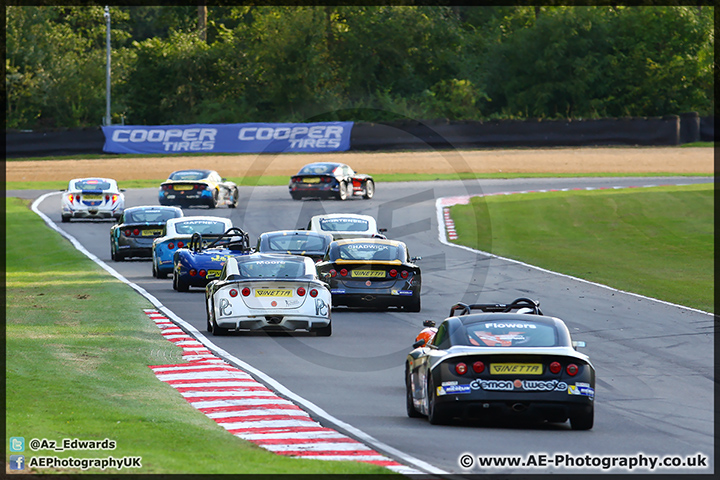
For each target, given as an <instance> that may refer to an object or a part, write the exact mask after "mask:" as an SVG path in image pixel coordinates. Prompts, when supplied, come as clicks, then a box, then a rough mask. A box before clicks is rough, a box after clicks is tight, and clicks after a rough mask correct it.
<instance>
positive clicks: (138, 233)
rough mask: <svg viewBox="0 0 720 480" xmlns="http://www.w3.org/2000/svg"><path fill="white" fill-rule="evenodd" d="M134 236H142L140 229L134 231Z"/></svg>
mask: <svg viewBox="0 0 720 480" xmlns="http://www.w3.org/2000/svg"><path fill="white" fill-rule="evenodd" d="M133 235H135V236H138V235H140V229H138V228H136V229H135V230H133Z"/></svg>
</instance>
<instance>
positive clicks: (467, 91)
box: [5, 5, 715, 128]
mask: <svg viewBox="0 0 720 480" xmlns="http://www.w3.org/2000/svg"><path fill="white" fill-rule="evenodd" d="M207 10H208V17H207V20H208V21H207V28H208V31H207V40H206V41H203V40H201V39H200V37H199V36H198V32H197V28H198V17H197V15H198V9H197V7H196V6H177V7H175V6H145V7H111V9H110V12H111V20H112V32H111V33H112V45H113V48H112V91H111V93H112V112H113V122H114V123H119V122H120V121H123V120H124V121H125V122H127V123H133V124H147V125H162V124H184V123H237V122H251V121H267V122H283V121H294V122H302V121H308V120H310V119H312V120H355V121H383V120H389V119H393V118H397V117H406V118H417V119H424V120H430V119H435V118H447V119H450V120H483V119H493V118H598V117H621V116H661V115H666V114H678V113H684V112H688V111H698V112H700V113H701V114H703V115H707V114H712V113H713V111H714V81H713V80H714V72H715V69H714V66H715V65H714V30H713V28H714V25H713V18H714V8H713V7H702V8H698V7H686V6H663V7H640V6H638V7H621V6H616V7H613V6H592V7H589V6H583V7H568V6H543V7H541V8H540V9H536V8H535V7H526V6H497V7H440V6H350V5H343V6H298V7H295V6H251V5H241V6H209V7H208V8H207ZM6 38H7V40H6V65H5V67H6V98H7V101H6V123H7V128H42V127H82V126H95V125H99V124H100V123H101V120H102V118H103V116H104V111H105V55H106V51H105V20H104V18H103V8H102V7H100V6H82V7H81V6H78V7H55V6H8V7H6Z"/></svg>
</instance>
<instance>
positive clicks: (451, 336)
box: [405, 298, 595, 430]
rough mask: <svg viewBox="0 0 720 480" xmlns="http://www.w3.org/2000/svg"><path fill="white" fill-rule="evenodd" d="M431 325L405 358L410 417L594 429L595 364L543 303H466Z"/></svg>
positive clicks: (561, 322) (563, 324)
mask: <svg viewBox="0 0 720 480" xmlns="http://www.w3.org/2000/svg"><path fill="white" fill-rule="evenodd" d="M473 310H479V311H480V312H481V313H473V312H472V311H473ZM425 325H426V326H427V327H429V328H426V329H425V330H423V331H422V332H421V333H420V335H418V338H417V341H416V342H415V344H414V345H413V347H414V350H412V351H411V352H410V354H409V355H408V357H407V361H406V363H405V388H406V407H407V414H408V416H410V417H419V416H422V415H426V416H427V417H428V420H429V421H430V423H432V424H442V423H447V422H449V421H450V420H451V419H452V418H453V417H455V416H461V417H469V418H472V417H477V418H491V417H493V416H496V415H498V414H507V415H515V416H518V417H527V418H534V419H540V420H545V421H548V422H565V421H566V420H568V419H570V426H571V428H572V429H573V430H589V429H591V428H592V426H593V418H594V413H593V412H594V398H595V369H594V367H593V366H592V364H591V363H590V360H589V358H588V357H587V356H586V355H583V354H582V353H579V352H577V351H576V350H575V347H579V346H584V343H582V342H573V341H572V340H571V338H570V332H569V330H568V328H567V327H566V326H565V323H563V321H562V320H560V319H558V318H555V317H547V316H543V314H542V312H541V311H540V308H539V304H538V303H537V302H535V301H533V300H529V299H527V298H519V299H517V300H515V301H514V302H513V303H511V304H507V305H505V304H477V305H465V304H462V303H458V304H456V305H454V306H453V307H452V308H451V309H450V317H449V318H446V319H445V320H444V321H443V322H442V323H441V324H440V326H439V327H438V328H434V323H433V322H431V321H428V322H425Z"/></svg>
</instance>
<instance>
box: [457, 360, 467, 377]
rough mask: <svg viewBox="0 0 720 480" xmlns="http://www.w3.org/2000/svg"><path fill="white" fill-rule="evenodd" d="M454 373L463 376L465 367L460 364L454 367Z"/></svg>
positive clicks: (465, 370) (465, 371)
mask: <svg viewBox="0 0 720 480" xmlns="http://www.w3.org/2000/svg"><path fill="white" fill-rule="evenodd" d="M455 371H456V372H457V374H458V375H465V374H466V373H467V365H465V364H464V363H462V362H460V363H458V364H457V365H455Z"/></svg>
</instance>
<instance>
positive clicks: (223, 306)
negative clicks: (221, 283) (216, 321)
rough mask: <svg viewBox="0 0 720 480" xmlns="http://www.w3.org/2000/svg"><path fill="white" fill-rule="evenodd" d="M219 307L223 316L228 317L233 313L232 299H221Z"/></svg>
mask: <svg viewBox="0 0 720 480" xmlns="http://www.w3.org/2000/svg"><path fill="white" fill-rule="evenodd" d="M218 309H219V310H220V316H221V317H228V316H230V315H232V308H231V306H230V300H228V299H227V298H221V299H220V305H218Z"/></svg>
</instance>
